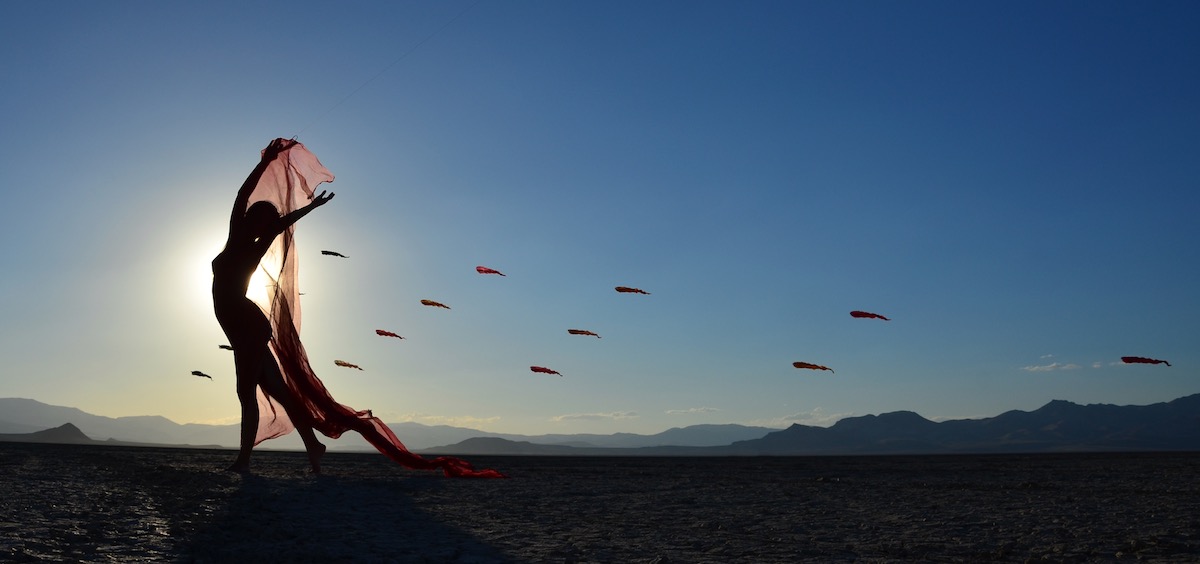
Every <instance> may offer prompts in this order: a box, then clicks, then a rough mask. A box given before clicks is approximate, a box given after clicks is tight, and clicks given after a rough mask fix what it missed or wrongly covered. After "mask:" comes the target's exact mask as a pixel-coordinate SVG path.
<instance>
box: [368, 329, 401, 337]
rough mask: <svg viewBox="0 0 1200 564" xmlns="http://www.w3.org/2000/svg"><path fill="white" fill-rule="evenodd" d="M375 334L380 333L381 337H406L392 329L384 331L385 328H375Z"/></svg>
mask: <svg viewBox="0 0 1200 564" xmlns="http://www.w3.org/2000/svg"><path fill="white" fill-rule="evenodd" d="M375 334H376V335H379V336H380V337H395V338H397V339H403V338H404V337H401V336H400V335H397V334H395V333H393V332H391V331H384V330H383V329H376V330H375Z"/></svg>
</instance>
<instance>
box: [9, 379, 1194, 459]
mask: <svg viewBox="0 0 1200 564" xmlns="http://www.w3.org/2000/svg"><path fill="white" fill-rule="evenodd" d="M0 414H3V415H0V433H3V434H0V441H5V440H26V441H28V440H33V441H36V442H83V441H84V440H92V439H110V441H109V444H116V443H157V444H160V445H164V446H165V445H175V446H186V445H220V446H225V447H232V446H235V445H236V437H237V426H236V425H223V426H214V425H196V424H188V425H179V424H177V423H174V422H172V421H170V420H168V419H165V418H162V417H119V418H115V419H114V418H110V417H100V416H96V415H90V414H87V413H84V412H82V411H80V410H78V409H74V408H68V407H57V406H50V405H46V404H43V403H40V402H37V401H34V400H28V399H17V398H8V399H0ZM50 421H53V423H48V422H50ZM64 423H66V424H69V425H70V426H69V427H68V425H64ZM389 425H391V426H392V428H393V429H394V430H395V431H397V434H398V435H399V436H400V437H402V440H404V441H405V443H406V444H407V445H408V446H409V448H411V449H412V450H416V451H422V452H427V453H453V454H462V455H470V454H474V455H547V456H551V455H552V456H569V455H591V456H615V455H622V456H799V455H839V454H841V455H867V454H929V453H945V454H950V453H992V452H996V453H999V452H1005V453H1015V452H1085V451H1147V450H1200V394H1194V395H1190V396H1186V397H1182V398H1179V399H1176V400H1173V401H1170V402H1163V403H1156V404H1151V405H1144V406H1136V405H1128V406H1117V405H1110V404H1090V405H1079V404H1075V403H1071V402H1068V401H1062V400H1055V401H1052V402H1050V403H1048V404H1046V405H1044V406H1042V407H1041V408H1039V409H1037V410H1034V411H1016V410H1014V411H1008V412H1005V413H1002V414H1000V415H997V416H995V417H989V418H985V419H958V420H951V421H942V422H940V423H938V422H934V421H930V420H928V419H925V418H924V417H921V416H920V415H917V414H916V413H913V412H911V411H896V412H891V413H884V414H881V415H867V416H863V417H849V418H846V419H842V420H840V421H838V422H837V423H835V424H834V425H833V426H831V427H810V426H806V425H792V426H791V427H788V428H787V429H783V430H773V429H769V428H765V427H746V426H742V425H696V426H692V427H685V428H676V429H670V430H668V431H664V432H662V433H658V434H655V435H636V434H630V433H616V434H612V435H538V436H524V435H501V434H494V433H486V432H483V431H478V430H474V429H464V428H459V427H448V426H427V425H420V424H417V423H398V424H389ZM52 426H54V427H57V428H53V429H51V427H52ZM114 432H116V433H118V434H116V435H114ZM35 436H36V437H35ZM81 437H82V438H81ZM350 437H354V438H357V435H354V434H353V433H350V434H348V435H346V436H345V437H343V438H342V439H339V440H338V441H336V442H335V443H334V444H332V445H331V446H333V447H337V446H339V444H340V443H344V442H346V441H347V439H348V438H350ZM272 442H276V443H278V442H279V441H272ZM294 442H295V446H292V445H290V444H286V443H284V444H278V445H272V446H276V448H297V449H298V448H300V444H299V441H298V440H296V441H294ZM359 442H360V443H361V445H362V446H361V447H359V446H358V445H357V444H354V443H352V444H350V445H349V448H343V449H342V450H372V449H371V448H370V446H368V445H367V444H366V442H365V441H361V439H359ZM439 445H441V446H439Z"/></svg>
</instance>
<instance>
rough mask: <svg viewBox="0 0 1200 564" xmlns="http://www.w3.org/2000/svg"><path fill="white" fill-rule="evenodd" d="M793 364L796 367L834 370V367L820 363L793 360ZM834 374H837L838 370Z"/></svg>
mask: <svg viewBox="0 0 1200 564" xmlns="http://www.w3.org/2000/svg"><path fill="white" fill-rule="evenodd" d="M792 366H795V367H796V368H807V369H809V370H828V371H830V372H833V369H832V368H830V367H828V366H821V365H820V364H812V363H810V362H793V363H792ZM834 374H836V372H834Z"/></svg>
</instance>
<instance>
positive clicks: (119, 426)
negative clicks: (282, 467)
mask: <svg viewBox="0 0 1200 564" xmlns="http://www.w3.org/2000/svg"><path fill="white" fill-rule="evenodd" d="M64 422H67V423H72V424H74V425H75V426H76V427H79V428H80V429H82V430H83V431H84V433H85V434H87V435H88V436H90V437H92V438H95V439H97V440H116V441H121V442H129V443H154V444H176V445H220V446H224V447H230V448H236V447H237V444H238V425H236V424H231V425H203V424H197V423H188V424H184V425H181V424H179V423H175V422H174V421H171V420H170V419H167V418H165V417H159V416H133V417H116V418H113V417H103V416H99V415H92V414H89V413H86V412H84V411H81V410H79V409H75V408H73V407H61V406H54V405H47V404H44V403H41V402H39V401H36V400H32V399H25V398H0V433H10V434H11V433H30V432H33V431H38V430H42V429H46V428H48V427H52V426H56V425H61V424H62V423H64ZM388 426H389V427H391V428H392V430H393V431H395V433H396V435H397V436H399V437H400V439H401V440H402V441H404V443H405V445H407V446H408V447H409V448H410V449H412V450H422V449H427V448H430V447H434V446H437V445H447V444H454V443H458V442H461V441H464V440H467V439H470V438H475V437H499V438H503V439H508V440H510V441H516V442H529V443H532V444H546V445H555V444H557V445H571V446H578V447H603V448H632V447H645V446H662V445H685V446H717V445H727V444H729V443H732V442H734V441H740V440H746V439H757V438H759V437H762V436H764V435H766V434H767V433H769V432H771V431H774V430H775V429H772V428H768V427H749V426H745V425H694V426H691V427H683V428H672V429H668V430H666V431H663V432H661V433H656V434H653V435H638V434H633V433H615V434H611V435H598V434H577V435H565V434H552V435H517V434H503V433H489V432H485V431H480V430H478V429H468V428H464V427H452V426H449V425H422V424H420V423H413V422H399V423H388ZM263 446H264V447H265V448H270V449H292V450H303V448H304V447H303V445H302V444H301V442H300V439H299V437H297V436H296V434H295V433H292V434H290V435H287V436H284V437H281V438H279V439H275V440H272V441H270V442H269V443H266V444H264V445H263ZM328 446H329V448H330V449H332V450H341V451H360V450H361V451H369V452H374V450H375V448H374V447H372V446H371V445H369V444H368V443H367V442H366V441H365V440H363V439H362V437H360V436H359V435H358V434H357V433H346V434H345V435H343V436H342V437H341V438H339V439H338V440H336V441H330V442H329V443H328Z"/></svg>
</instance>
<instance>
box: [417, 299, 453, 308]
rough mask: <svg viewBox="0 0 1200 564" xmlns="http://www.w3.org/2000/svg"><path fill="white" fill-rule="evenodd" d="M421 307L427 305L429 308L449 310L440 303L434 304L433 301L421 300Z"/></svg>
mask: <svg viewBox="0 0 1200 564" xmlns="http://www.w3.org/2000/svg"><path fill="white" fill-rule="evenodd" d="M421 305H427V306H429V307H440V308H445V309H450V306H448V305H446V304H444V303H441V302H435V301H433V300H421Z"/></svg>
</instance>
